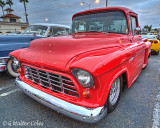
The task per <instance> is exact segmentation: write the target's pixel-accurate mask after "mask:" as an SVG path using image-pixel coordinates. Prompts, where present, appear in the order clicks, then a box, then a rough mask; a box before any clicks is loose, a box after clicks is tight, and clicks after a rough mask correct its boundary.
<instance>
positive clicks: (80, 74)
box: [72, 69, 94, 88]
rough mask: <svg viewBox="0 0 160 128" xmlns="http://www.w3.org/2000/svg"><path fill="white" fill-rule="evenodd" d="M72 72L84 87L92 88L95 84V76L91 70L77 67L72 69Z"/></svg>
mask: <svg viewBox="0 0 160 128" xmlns="http://www.w3.org/2000/svg"><path fill="white" fill-rule="evenodd" d="M72 74H73V76H74V77H75V78H76V79H77V81H78V82H79V83H80V85H81V86H82V87H85V88H90V87H92V86H93V84H94V81H93V77H92V75H91V74H90V73H89V72H87V71H85V70H81V69H76V70H73V71H72Z"/></svg>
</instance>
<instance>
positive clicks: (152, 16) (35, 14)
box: [0, 0, 160, 28]
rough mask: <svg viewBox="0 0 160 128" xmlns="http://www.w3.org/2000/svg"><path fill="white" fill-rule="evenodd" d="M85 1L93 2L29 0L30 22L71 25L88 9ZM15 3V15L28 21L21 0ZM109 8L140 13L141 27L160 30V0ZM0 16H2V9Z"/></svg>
mask: <svg viewBox="0 0 160 128" xmlns="http://www.w3.org/2000/svg"><path fill="white" fill-rule="evenodd" d="M84 1H85V2H87V3H88V4H89V3H91V2H92V1H93V0H29V3H28V4H27V12H28V15H29V22H30V24H32V23H43V22H45V18H48V19H49V20H48V22H49V23H56V24H65V25H70V24H71V22H72V20H71V19H72V15H73V14H75V13H77V12H80V11H84V10H87V9H88V6H87V5H84V6H81V5H80V2H84ZM13 2H14V5H13V7H12V8H13V9H14V10H15V11H14V14H15V15H18V16H20V17H22V20H23V21H26V20H25V16H24V7H23V4H22V3H20V2H19V0H13ZM105 3H106V0H100V3H99V4H95V3H93V4H92V6H91V8H100V7H105ZM108 6H123V7H127V8H130V9H132V10H133V11H135V12H136V13H138V15H139V22H140V26H141V27H143V26H144V25H153V28H156V27H158V28H160V0H108ZM7 7H8V6H6V7H5V8H7ZM0 15H2V12H1V9H0Z"/></svg>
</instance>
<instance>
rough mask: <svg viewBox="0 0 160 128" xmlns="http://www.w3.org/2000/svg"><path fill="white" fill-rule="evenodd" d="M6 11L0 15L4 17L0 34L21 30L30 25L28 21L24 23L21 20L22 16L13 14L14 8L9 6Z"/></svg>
mask: <svg viewBox="0 0 160 128" xmlns="http://www.w3.org/2000/svg"><path fill="white" fill-rule="evenodd" d="M4 11H5V12H6V14H5V15H3V16H1V17H0V18H2V19H3V21H0V34H6V33H11V32H15V31H17V32H21V31H23V30H24V29H25V28H26V27H27V26H28V24H27V23H24V22H23V21H22V20H21V17H19V16H16V15H14V14H12V12H13V11H14V10H12V9H10V8H7V9H6V10H4Z"/></svg>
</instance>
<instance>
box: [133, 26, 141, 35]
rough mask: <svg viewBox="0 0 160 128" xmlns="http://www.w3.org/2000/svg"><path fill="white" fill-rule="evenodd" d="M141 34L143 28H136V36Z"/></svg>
mask: <svg viewBox="0 0 160 128" xmlns="http://www.w3.org/2000/svg"><path fill="white" fill-rule="evenodd" d="M140 33H141V28H140V27H136V28H135V29H134V34H135V35H139V34H140Z"/></svg>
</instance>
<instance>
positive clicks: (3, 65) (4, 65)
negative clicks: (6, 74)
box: [0, 56, 10, 72]
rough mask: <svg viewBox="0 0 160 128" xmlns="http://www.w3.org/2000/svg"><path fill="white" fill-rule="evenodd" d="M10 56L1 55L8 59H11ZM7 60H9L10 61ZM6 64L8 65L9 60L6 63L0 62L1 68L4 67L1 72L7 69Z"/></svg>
mask: <svg viewBox="0 0 160 128" xmlns="http://www.w3.org/2000/svg"><path fill="white" fill-rule="evenodd" d="M9 58H10V57H9V56H6V57H0V59H8V60H9ZM8 60H7V61H8ZM6 65H7V62H6V63H0V68H1V67H3V69H0V72H3V71H5V70H6Z"/></svg>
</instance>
